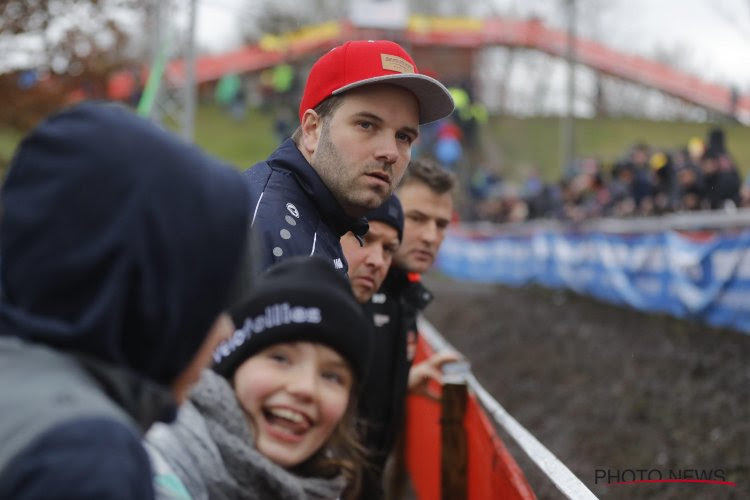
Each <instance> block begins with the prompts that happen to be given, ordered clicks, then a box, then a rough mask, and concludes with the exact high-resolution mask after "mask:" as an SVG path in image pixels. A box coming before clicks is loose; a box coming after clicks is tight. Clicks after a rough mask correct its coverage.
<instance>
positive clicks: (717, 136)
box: [700, 129, 741, 209]
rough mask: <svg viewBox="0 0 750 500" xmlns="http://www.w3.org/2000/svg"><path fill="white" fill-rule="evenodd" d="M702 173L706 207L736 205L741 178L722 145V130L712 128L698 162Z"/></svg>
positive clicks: (738, 199) (738, 200) (737, 203)
mask: <svg viewBox="0 0 750 500" xmlns="http://www.w3.org/2000/svg"><path fill="white" fill-rule="evenodd" d="M700 166H701V173H702V175H703V188H704V197H705V199H704V202H703V206H704V208H707V209H717V208H725V207H727V206H731V207H737V205H739V203H740V185H741V180H740V176H739V173H738V172H737V167H736V166H735V165H734V161H733V160H732V158H731V157H730V156H729V153H728V152H727V150H726V147H725V146H724V132H723V131H722V130H721V129H713V130H711V132H710V133H709V143H708V147H707V148H706V151H705V152H704V153H703V157H702V158H701V162H700Z"/></svg>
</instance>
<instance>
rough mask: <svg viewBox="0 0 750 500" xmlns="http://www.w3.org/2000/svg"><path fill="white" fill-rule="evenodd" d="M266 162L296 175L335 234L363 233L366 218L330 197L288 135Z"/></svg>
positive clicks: (321, 181) (367, 227) (331, 195)
mask: <svg viewBox="0 0 750 500" xmlns="http://www.w3.org/2000/svg"><path fill="white" fill-rule="evenodd" d="M268 164H269V165H271V166H272V167H273V168H280V169H284V170H288V171H289V172H291V173H292V174H294V177H295V178H296V179H297V182H298V183H299V185H300V187H301V188H302V190H303V191H305V193H307V196H308V197H309V198H310V199H311V200H312V201H313V203H314V204H315V206H316V208H317V209H318V212H320V217H321V219H322V220H324V221H325V222H326V224H328V226H329V227H331V229H333V231H334V232H335V233H336V234H337V235H338V236H343V235H344V234H346V233H347V232H349V231H351V232H353V233H354V234H355V235H357V236H364V235H365V234H366V233H367V230H368V229H369V226H368V224H367V219H365V218H364V217H360V218H356V217H350V216H348V215H346V212H344V209H343V208H341V205H340V204H339V202H338V201H337V200H336V198H334V197H333V193H331V190H330V189H328V186H326V185H325V183H324V182H323V180H322V179H321V178H320V176H318V173H317V172H316V171H315V169H313V168H312V166H311V165H310V163H308V161H307V160H306V159H305V157H304V156H302V153H301V152H300V150H299V149H298V148H297V145H296V144H295V143H294V141H292V140H291V139H287V140H285V141H284V142H283V143H282V144H281V146H279V147H278V148H277V149H276V151H274V152H273V153H272V154H271V156H269V157H268Z"/></svg>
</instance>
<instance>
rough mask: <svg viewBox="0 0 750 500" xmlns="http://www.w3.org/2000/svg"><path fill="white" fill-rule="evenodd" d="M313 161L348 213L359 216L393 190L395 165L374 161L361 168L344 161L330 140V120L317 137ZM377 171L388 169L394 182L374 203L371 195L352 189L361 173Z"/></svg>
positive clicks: (380, 201) (383, 199)
mask: <svg viewBox="0 0 750 500" xmlns="http://www.w3.org/2000/svg"><path fill="white" fill-rule="evenodd" d="M311 165H312V167H313V168H314V169H315V171H316V172H318V175H319V176H320V177H321V178H322V179H323V182H324V183H325V184H326V186H327V187H328V189H329V190H330V191H331V193H332V194H333V196H334V197H335V198H336V200H338V202H339V203H340V204H341V206H342V207H343V208H344V210H345V211H346V212H347V214H349V215H355V213H356V216H361V215H364V214H365V213H367V212H369V211H370V210H373V209H375V208H377V207H379V206H380V205H381V204H382V203H383V202H384V201H385V200H386V199H387V198H388V196H390V195H391V193H392V192H393V185H394V181H395V180H394V178H393V166H392V165H389V164H383V165H371V166H368V167H367V168H365V169H363V170H362V171H361V172H359V170H360V169H359V168H358V167H356V166H355V165H351V164H349V163H347V162H345V161H344V158H343V157H342V156H341V154H340V153H339V151H338V149H336V145H335V144H333V141H331V135H330V132H329V127H328V124H327V123H324V124H323V128H322V130H321V133H320V140H319V141H318V149H317V151H316V152H315V157H314V158H313V160H312V162H311ZM355 171H357V172H358V175H357V176H356V177H351V176H350V175H347V174H351V173H353V172H355ZM375 171H379V172H386V173H387V174H388V175H389V176H390V178H391V185H390V187H389V188H388V192H387V193H386V194H385V195H384V196H382V198H381V199H380V200H379V201H377V202H376V203H375V204H374V205H373V203H372V201H371V197H367V198H368V199H362V197H360V196H356V195H357V192H356V191H355V190H354V189H352V188H353V185H352V184H353V181H354V180H356V179H357V178H358V177H359V176H361V175H364V174H366V173H367V172H375ZM370 192H371V191H370ZM373 194H374V193H373Z"/></svg>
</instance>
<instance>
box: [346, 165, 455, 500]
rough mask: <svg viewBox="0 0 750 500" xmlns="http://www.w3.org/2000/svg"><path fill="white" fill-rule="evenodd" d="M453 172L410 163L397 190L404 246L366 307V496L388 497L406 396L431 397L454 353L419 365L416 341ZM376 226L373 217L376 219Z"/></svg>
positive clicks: (449, 199) (449, 211)
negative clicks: (387, 477)
mask: <svg viewBox="0 0 750 500" xmlns="http://www.w3.org/2000/svg"><path fill="white" fill-rule="evenodd" d="M453 184H454V180H453V176H452V175H451V174H449V173H448V172H446V171H445V170H443V169H442V168H441V167H440V166H439V165H438V164H437V163H435V162H431V161H428V160H426V159H420V160H415V161H412V162H411V163H410V164H409V168H408V169H407V172H406V175H405V176H404V179H403V180H402V181H401V184H400V185H399V186H398V189H397V190H396V194H397V196H398V199H399V200H400V202H401V206H402V208H403V217H402V218H401V219H400V220H401V221H403V222H401V224H402V225H403V229H402V230H400V231H399V236H400V240H401V244H400V245H399V247H398V249H397V251H396V252H395V254H394V255H393V258H392V262H391V265H390V267H389V268H388V270H387V274H386V276H385V279H384V280H383V281H382V285H381V286H380V287H379V289H378V291H377V293H375V294H373V295H372V298H371V299H370V300H369V302H367V303H366V304H365V308H366V310H367V311H368V314H369V315H370V317H371V318H372V321H373V323H374V326H375V339H376V342H375V344H374V345H375V349H374V350H373V363H372V365H373V370H372V371H371V373H370V374H369V375H368V377H367V378H366V379H365V381H364V384H363V386H364V388H363V392H362V394H363V395H362V398H361V401H360V415H361V417H362V419H363V420H364V421H365V424H366V428H365V433H364V440H363V442H364V443H365V446H367V448H368V450H369V451H370V463H371V467H370V468H369V469H368V474H367V475H366V477H365V483H364V484H365V487H363V488H362V492H363V494H362V498H363V499H378V498H382V497H383V496H384V491H383V488H384V486H385V485H383V484H382V482H381V476H382V471H383V470H384V468H385V464H386V461H387V459H388V458H389V457H394V458H396V457H397V456H398V453H394V452H397V451H398V441H399V439H401V438H402V436H403V432H404V425H403V421H404V408H405V402H406V396H407V394H409V393H417V394H423V395H428V396H432V394H430V392H429V391H428V385H427V384H428V382H429V381H430V380H437V381H439V380H440V379H441V369H442V366H443V365H444V364H445V363H449V362H452V361H457V360H458V359H459V355H458V354H457V353H454V352H439V353H436V354H434V355H433V356H431V357H430V358H429V359H427V360H425V361H422V362H421V363H418V364H415V365H413V366H412V359H413V356H414V349H415V347H416V340H417V315H418V314H419V313H420V311H422V310H423V309H424V308H425V307H426V306H427V304H428V303H429V302H430V300H431V299H432V294H431V293H430V292H429V291H428V290H427V289H426V288H425V287H424V286H423V285H422V283H421V279H420V274H419V273H422V272H425V271H427V270H429V269H430V267H432V264H433V262H434V259H435V257H436V256H437V252H438V250H439V248H440V245H441V244H442V241H443V237H444V236H445V230H446V228H447V226H448V224H449V222H450V218H451V216H452V211H453V199H452V193H451V191H452V189H453ZM371 224H372V222H371Z"/></svg>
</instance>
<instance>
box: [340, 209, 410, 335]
mask: <svg viewBox="0 0 750 500" xmlns="http://www.w3.org/2000/svg"><path fill="white" fill-rule="evenodd" d="M366 218H367V222H368V224H369V227H370V229H369V230H368V231H367V234H365V236H364V237H363V238H361V239H360V238H358V237H357V236H356V235H355V234H354V233H351V232H349V233H346V234H345V235H344V236H342V237H341V247H342V249H343V250H344V256H345V257H346V260H347V261H348V262H349V281H351V284H352V290H353V292H354V296H355V297H356V298H357V300H358V301H359V303H360V304H365V303H367V302H368V301H369V300H370V299H371V298H372V296H373V294H374V293H375V292H377V291H378V289H379V288H380V285H381V284H383V280H384V279H385V275H386V274H387V273H388V269H389V268H390V266H391V261H392V260H393V256H394V255H395V253H396V251H397V250H398V247H399V245H401V238H402V236H403V231H404V212H403V210H402V209H401V202H400V201H399V200H398V197H396V195H395V194H392V195H391V196H390V197H389V198H388V199H387V200H386V201H385V203H383V204H382V205H381V206H379V207H378V208H376V209H375V210H372V211H371V212H369V213H368V214H367V217H366ZM375 347H376V348H377V345H376V346H375Z"/></svg>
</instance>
